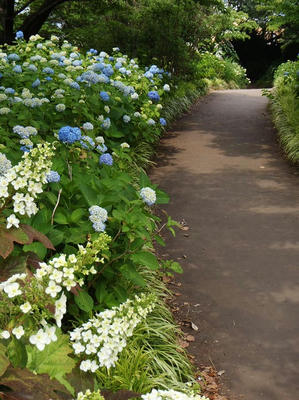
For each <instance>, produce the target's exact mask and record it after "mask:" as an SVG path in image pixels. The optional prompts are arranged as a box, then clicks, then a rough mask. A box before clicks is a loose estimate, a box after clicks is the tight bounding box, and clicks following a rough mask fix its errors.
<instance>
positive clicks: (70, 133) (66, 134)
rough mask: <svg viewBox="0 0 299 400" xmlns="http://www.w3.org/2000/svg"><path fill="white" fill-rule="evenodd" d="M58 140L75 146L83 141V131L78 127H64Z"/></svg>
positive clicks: (59, 133)
mask: <svg viewBox="0 0 299 400" xmlns="http://www.w3.org/2000/svg"><path fill="white" fill-rule="evenodd" d="M58 138H59V140H60V141H61V142H63V143H66V144H73V143H75V142H76V141H77V140H80V139H81V130H80V128H77V127H76V128H73V127H71V126H64V127H62V128H60V129H59V132H58Z"/></svg>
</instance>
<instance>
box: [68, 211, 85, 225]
mask: <svg viewBox="0 0 299 400" xmlns="http://www.w3.org/2000/svg"><path fill="white" fill-rule="evenodd" d="M85 214H86V210H85V209H84V208H77V209H76V210H74V211H73V212H72V214H71V218H70V220H71V221H72V222H74V223H76V222H78V221H80V219H82V217H83V216H84V215H85Z"/></svg>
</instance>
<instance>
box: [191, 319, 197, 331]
mask: <svg viewBox="0 0 299 400" xmlns="http://www.w3.org/2000/svg"><path fill="white" fill-rule="evenodd" d="M191 328H192V329H193V330H194V331H198V326H197V325H195V324H194V323H193V322H192V321H191Z"/></svg>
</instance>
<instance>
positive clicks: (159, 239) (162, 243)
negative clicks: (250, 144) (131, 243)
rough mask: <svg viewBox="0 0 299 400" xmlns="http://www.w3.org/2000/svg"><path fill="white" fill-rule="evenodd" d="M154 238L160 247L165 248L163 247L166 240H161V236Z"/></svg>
mask: <svg viewBox="0 0 299 400" xmlns="http://www.w3.org/2000/svg"><path fill="white" fill-rule="evenodd" d="M154 237H155V240H156V242H157V243H158V244H159V245H160V246H163V247H164V246H165V242H164V240H163V239H162V238H161V236H160V235H155V236H154Z"/></svg>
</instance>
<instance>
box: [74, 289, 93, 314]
mask: <svg viewBox="0 0 299 400" xmlns="http://www.w3.org/2000/svg"><path fill="white" fill-rule="evenodd" d="M75 303H76V304H77V306H78V307H79V308H80V310H82V311H85V312H87V313H88V312H90V311H92V309H93V299H92V297H91V296H90V295H89V294H88V293H87V292H85V290H80V291H79V294H78V295H77V296H75Z"/></svg>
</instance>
